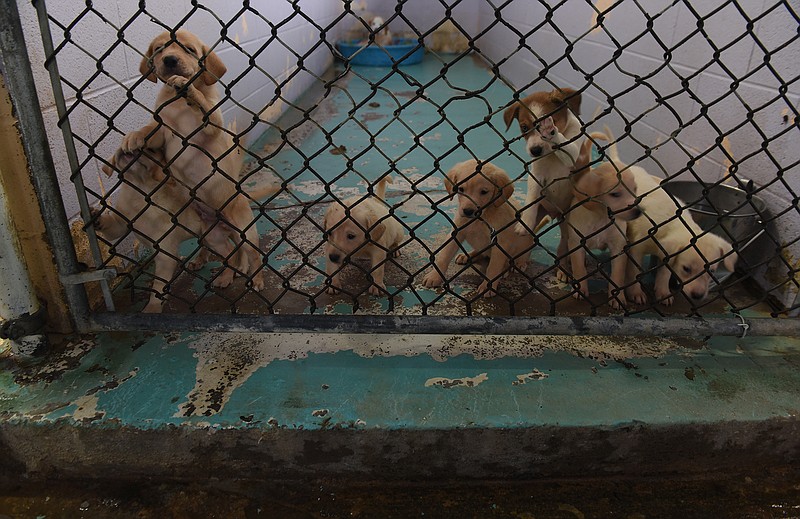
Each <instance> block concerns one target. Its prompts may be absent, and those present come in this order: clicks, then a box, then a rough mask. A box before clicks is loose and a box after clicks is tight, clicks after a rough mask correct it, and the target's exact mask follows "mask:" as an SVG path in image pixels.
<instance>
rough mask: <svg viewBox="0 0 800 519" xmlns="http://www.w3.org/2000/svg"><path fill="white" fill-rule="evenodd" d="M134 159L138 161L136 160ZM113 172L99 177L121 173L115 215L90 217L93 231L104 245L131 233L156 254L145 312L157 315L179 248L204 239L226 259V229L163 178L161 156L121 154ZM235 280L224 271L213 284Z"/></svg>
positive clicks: (228, 246) (180, 188)
mask: <svg viewBox="0 0 800 519" xmlns="http://www.w3.org/2000/svg"><path fill="white" fill-rule="evenodd" d="M137 155H139V156H138V157H137ZM109 162H110V164H111V166H109V165H103V171H104V172H105V173H106V175H108V176H111V174H112V173H113V172H114V170H115V169H116V170H118V171H119V172H120V177H121V178H122V180H123V183H122V185H121V186H120V188H119V193H118V195H117V202H116V204H115V205H114V208H113V210H110V211H104V212H102V213H99V214H98V211H96V210H95V211H93V212H94V214H93V217H94V220H95V223H94V228H95V230H96V231H97V233H98V234H99V235H100V236H102V237H103V238H105V239H106V240H108V241H114V240H119V239H121V238H123V237H124V236H126V235H127V234H128V232H129V231H130V230H133V232H135V233H136V235H137V236H138V237H139V239H140V240H142V241H143V242H144V243H146V244H149V245H150V246H151V247H152V248H153V250H154V251H155V279H154V280H153V287H152V288H153V293H152V295H151V296H150V301H149V302H148V303H147V306H145V307H144V310H143V311H144V312H151V313H155V312H161V306H162V304H163V300H164V287H165V286H166V284H167V283H171V282H172V281H173V276H174V275H175V270H176V269H177V267H178V265H179V263H180V261H181V259H180V257H179V256H178V247H179V246H180V244H181V242H183V241H185V240H188V239H190V238H198V239H202V242H203V244H204V245H205V247H208V248H209V249H210V250H211V251H213V252H214V253H216V254H217V255H219V256H221V257H222V258H228V257H229V256H230V255H231V254H233V246H232V244H231V242H230V240H229V238H228V235H229V233H230V229H228V228H226V227H225V226H224V225H223V224H220V223H219V222H218V221H217V220H216V219H213V218H212V219H211V220H210V221H209V219H208V218H206V216H205V215H206V213H207V212H208V210H207V208H202V207H200V206H199V204H200V202H197V201H194V202H193V201H191V198H190V196H189V190H188V189H187V188H186V187H185V186H183V185H181V184H180V183H178V182H176V181H175V180H174V179H171V178H168V177H167V176H165V175H164V170H163V167H164V166H163V164H164V156H163V153H162V152H160V151H155V150H145V151H143V152H141V153H139V152H136V153H135V154H131V153H127V152H124V151H122V150H121V149H120V150H117V152H116V153H115V154H114V156H113V157H111V160H110V161H109ZM232 280H233V270H231V269H223V270H222V272H221V273H220V274H219V275H218V276H217V277H216V278H215V279H214V281H213V282H212V284H213V286H216V287H225V286H228V285H229V284H230V283H231V281H232Z"/></svg>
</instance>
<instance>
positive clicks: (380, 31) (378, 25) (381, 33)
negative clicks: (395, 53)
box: [369, 16, 393, 47]
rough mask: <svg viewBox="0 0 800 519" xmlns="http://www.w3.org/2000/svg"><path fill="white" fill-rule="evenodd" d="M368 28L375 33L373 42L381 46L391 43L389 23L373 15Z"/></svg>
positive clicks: (391, 36)
mask: <svg viewBox="0 0 800 519" xmlns="http://www.w3.org/2000/svg"><path fill="white" fill-rule="evenodd" d="M369 29H370V31H372V32H373V33H374V34H375V43H377V44H378V45H380V46H381V47H385V46H387V45H391V44H392V39H393V35H392V33H391V31H389V25H388V24H387V23H386V22H385V21H384V19H383V18H381V17H380V16H373V17H372V20H370V22H369Z"/></svg>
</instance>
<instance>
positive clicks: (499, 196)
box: [422, 159, 534, 298]
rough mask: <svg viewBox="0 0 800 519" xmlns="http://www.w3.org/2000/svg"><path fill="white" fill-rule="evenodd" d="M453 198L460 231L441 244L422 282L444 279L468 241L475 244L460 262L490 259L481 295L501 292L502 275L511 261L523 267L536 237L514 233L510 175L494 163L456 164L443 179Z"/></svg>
mask: <svg viewBox="0 0 800 519" xmlns="http://www.w3.org/2000/svg"><path fill="white" fill-rule="evenodd" d="M444 184H445V188H446V189H447V192H448V193H449V194H450V195H449V196H450V198H452V197H453V196H456V195H457V196H458V209H457V213H456V216H455V219H454V223H455V227H456V232H455V233H454V234H453V235H452V236H451V237H450V238H449V239H448V240H447V241H445V243H444V244H443V245H442V247H441V248H440V249H439V252H438V253H437V254H436V257H435V259H434V265H433V267H434V268H433V270H431V271H430V272H429V273H428V274H427V275H426V276H425V278H423V281H422V284H423V285H424V286H425V287H428V288H433V287H438V286H441V285H442V284H443V283H444V276H445V274H446V272H447V267H448V266H449V265H450V262H451V261H452V260H453V257H454V256H455V255H456V252H458V249H459V248H460V247H461V243H462V242H464V241H466V242H467V243H468V244H469V245H471V246H472V251H471V252H470V253H469V254H459V255H458V257H456V263H457V264H459V265H465V264H467V263H468V262H470V261H475V260H478V259H480V258H483V257H486V256H488V257H489V265H488V267H487V268H486V274H485V279H484V281H483V283H481V285H480V286H479V287H478V293H479V294H483V297H486V298H490V297H494V296H495V295H497V287H498V285H499V284H500V278H501V277H502V276H503V275H505V274H507V273H508V272H509V271H510V270H511V266H512V265H513V266H514V267H516V268H517V269H518V270H519V271H521V272H522V271H524V270H525V268H526V267H527V265H528V254H529V251H530V250H531V249H532V248H533V243H534V239H533V235H532V234H530V233H528V234H526V235H525V236H518V235H516V234H515V233H514V228H513V226H514V223H515V222H516V221H517V216H516V215H517V208H516V207H515V206H514V204H513V203H512V202H511V195H512V194H513V193H514V184H513V183H512V182H511V179H510V178H509V176H508V174H507V173H506V172H505V171H503V170H502V169H500V168H499V167H497V166H495V165H494V164H492V163H490V162H483V163H479V162H478V161H477V160H474V159H471V160H467V161H464V162H460V163H458V164H456V165H455V166H453V168H452V169H451V170H450V171H449V172H448V173H447V176H446V177H445V179H444Z"/></svg>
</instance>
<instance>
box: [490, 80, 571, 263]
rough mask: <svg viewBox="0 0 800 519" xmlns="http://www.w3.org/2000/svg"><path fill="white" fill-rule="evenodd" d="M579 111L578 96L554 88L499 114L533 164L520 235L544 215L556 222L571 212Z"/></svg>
mask: <svg viewBox="0 0 800 519" xmlns="http://www.w3.org/2000/svg"><path fill="white" fill-rule="evenodd" d="M580 107H581V95H580V94H579V93H577V92H576V91H575V90H573V89H571V88H556V89H554V90H552V91H550V92H535V93H533V94H531V95H529V96H528V97H526V98H524V99H522V100H520V101H518V102H516V103H514V104H513V105H511V106H509V107H508V108H506V110H505V111H504V112H503V120H504V121H505V123H506V131H508V130H509V129H510V128H511V123H512V122H514V120H516V121H518V122H519V128H520V131H521V132H522V136H523V138H524V139H525V149H526V151H527V152H528V154H529V155H530V156H531V157H532V158H533V159H534V161H533V164H532V165H531V175H530V176H528V193H527V196H526V199H525V207H524V208H523V210H522V215H521V219H520V220H521V221H520V223H518V224H517V226H516V227H515V231H516V233H517V234H519V235H525V234H530V233H532V232H533V230H534V229H535V228H536V225H537V224H538V223H539V222H540V221H541V220H542V218H543V217H544V216H545V215H549V216H551V217H559V216H561V215H563V214H564V213H565V212H566V211H567V209H569V207H570V204H571V202H572V183H571V182H570V181H569V177H570V174H571V173H572V171H573V169H574V168H575V162H576V160H577V159H578V155H579V154H580V148H581V145H580V143H579V142H578V140H577V137H578V136H579V135H580V134H581V122H580V121H579V120H578V115H580ZM563 242H564V240H562V244H561V245H562V246H564V245H565V243H563ZM561 252H562V253H563V252H564V251H563V250H562V251H561ZM558 256H559V257H560V256H562V254H558Z"/></svg>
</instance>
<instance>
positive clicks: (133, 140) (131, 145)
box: [120, 130, 146, 153]
mask: <svg viewBox="0 0 800 519" xmlns="http://www.w3.org/2000/svg"><path fill="white" fill-rule="evenodd" d="M145 137H146V135H145V134H144V133H143V132H140V131H138V130H137V131H134V132H130V133H129V134H127V135H125V137H123V138H122V144H120V149H122V151H124V152H125V153H132V152H134V151H136V150H141V149H143V148H144V141H145Z"/></svg>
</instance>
